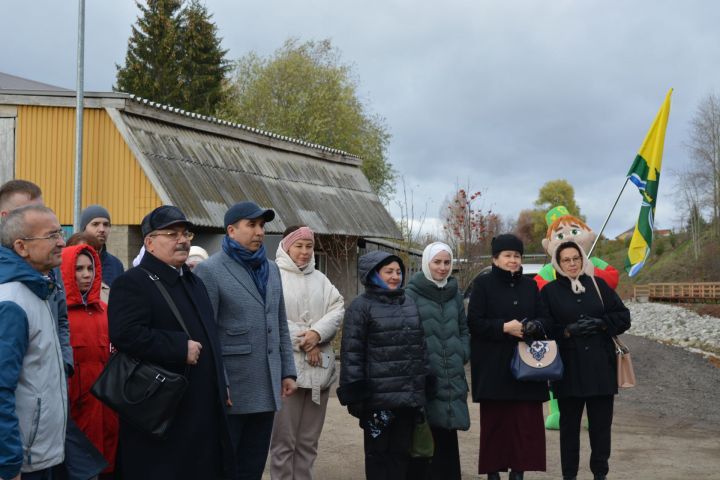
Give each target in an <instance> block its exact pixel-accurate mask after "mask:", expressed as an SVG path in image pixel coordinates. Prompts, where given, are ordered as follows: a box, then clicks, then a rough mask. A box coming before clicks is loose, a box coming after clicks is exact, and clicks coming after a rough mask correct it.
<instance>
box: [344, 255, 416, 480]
mask: <svg viewBox="0 0 720 480" xmlns="http://www.w3.org/2000/svg"><path fill="white" fill-rule="evenodd" d="M359 271H360V281H361V282H362V284H363V285H364V286H365V293H363V294H362V295H360V296H358V297H357V298H355V300H353V302H352V303H351V304H350V307H349V308H348V309H347V310H346V311H345V320H344V322H343V336H342V347H341V352H340V358H341V363H340V387H339V388H338V392H337V393H338V399H339V400H340V403H341V404H343V405H347V406H348V411H349V412H350V413H351V414H352V415H353V416H355V417H357V418H358V419H359V420H360V426H361V427H362V428H363V430H364V437H365V475H366V477H367V478H368V479H402V478H405V475H406V472H407V468H408V464H409V461H410V456H409V450H410V446H411V443H412V433H413V430H414V428H415V424H416V423H417V422H418V421H419V420H422V407H423V406H424V405H425V384H426V378H427V373H428V371H429V369H428V363H427V356H426V353H425V333H424V332H423V329H422V326H421V325H420V319H419V317H418V312H417V307H416V306H415V303H414V302H413V301H412V299H410V298H409V297H406V296H405V292H404V290H403V288H402V284H403V275H404V271H405V268H404V265H403V262H402V260H401V259H400V258H399V257H396V256H394V255H390V254H389V253H386V252H381V251H373V252H370V253H368V254H366V255H363V256H362V257H360V260H359Z"/></svg>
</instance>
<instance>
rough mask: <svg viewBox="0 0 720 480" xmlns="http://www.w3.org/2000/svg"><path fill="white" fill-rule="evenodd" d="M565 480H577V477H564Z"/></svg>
mask: <svg viewBox="0 0 720 480" xmlns="http://www.w3.org/2000/svg"><path fill="white" fill-rule="evenodd" d="M563 480H577V475H573V476H572V477H570V476H566V475H563Z"/></svg>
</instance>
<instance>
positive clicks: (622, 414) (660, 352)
mask: <svg viewBox="0 0 720 480" xmlns="http://www.w3.org/2000/svg"><path fill="white" fill-rule="evenodd" d="M624 338H625V340H626V343H627V344H628V346H629V347H630V348H631V351H632V355H633V362H634V364H635V371H636V376H637V379H638V383H639V384H638V386H637V387H635V388H633V389H627V390H623V391H621V392H620V394H619V395H618V396H617V397H616V401H615V417H614V422H613V445H612V448H613V453H612V456H611V458H610V474H609V475H608V477H609V478H611V479H612V478H618V479H619V478H622V479H639V480H644V479H647V480H679V479H685V478H693V479H695V478H697V479H707V480H710V479H717V480H720V369H718V368H717V367H716V366H714V365H713V364H711V363H710V362H708V361H707V360H706V359H704V358H703V357H702V356H700V355H697V354H691V353H689V352H686V351H685V350H682V349H680V348H677V347H672V346H667V345H662V344H659V343H656V342H653V341H650V340H646V339H644V338H640V337H632V336H629V335H625V336H624ZM468 375H469V374H468ZM333 390H334V389H333ZM546 407H547V405H546ZM469 408H470V412H471V421H472V425H471V428H470V430H469V431H467V432H460V433H459V441H460V455H461V463H462V472H463V478H464V479H477V478H485V477H484V476H483V477H480V476H479V475H478V474H477V473H476V472H477V456H478V444H479V438H480V434H479V407H478V405H477V404H473V403H469ZM546 439H547V472H533V473H527V474H526V475H525V478H527V479H538V480H540V479H559V478H561V477H562V475H561V473H560V449H559V434H558V432H557V431H550V430H546ZM581 445H582V452H581V457H580V472H579V475H578V479H581V480H584V479H591V478H592V474H591V473H590V471H589V467H588V461H589V455H590V452H589V441H588V437H587V431H586V430H583V432H582V437H581ZM264 478H270V477H269V475H268V474H267V472H266V475H265V477H264ZM315 478H316V479H319V480H325V479H328V480H355V479H363V478H365V477H364V467H363V447H362V434H361V430H360V429H359V427H358V426H357V421H356V420H355V419H354V418H353V417H351V416H350V415H349V414H348V413H347V411H346V410H345V408H344V407H342V406H341V405H340V404H339V403H338V401H337V398H336V397H334V395H333V396H332V397H331V398H330V402H329V405H328V412H327V418H326V421H325V427H324V429H323V433H322V436H321V437H320V447H319V452H318V459H317V461H316V463H315ZM503 478H507V477H506V476H503Z"/></svg>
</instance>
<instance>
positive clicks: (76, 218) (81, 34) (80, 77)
mask: <svg viewBox="0 0 720 480" xmlns="http://www.w3.org/2000/svg"><path fill="white" fill-rule="evenodd" d="M84 59H85V0H78V37H77V82H76V87H75V93H76V103H75V196H74V202H73V230H74V231H76V232H77V231H79V230H80V211H81V209H82V163H83V162H82V158H83V104H84V103H85V102H84V93H85V92H84V88H85V85H84V76H85V71H84V64H85V61H84Z"/></svg>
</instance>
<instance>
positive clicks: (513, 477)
mask: <svg viewBox="0 0 720 480" xmlns="http://www.w3.org/2000/svg"><path fill="white" fill-rule="evenodd" d="M509 480H523V472H516V471H515V470H513V471H511V472H510V477H509Z"/></svg>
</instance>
